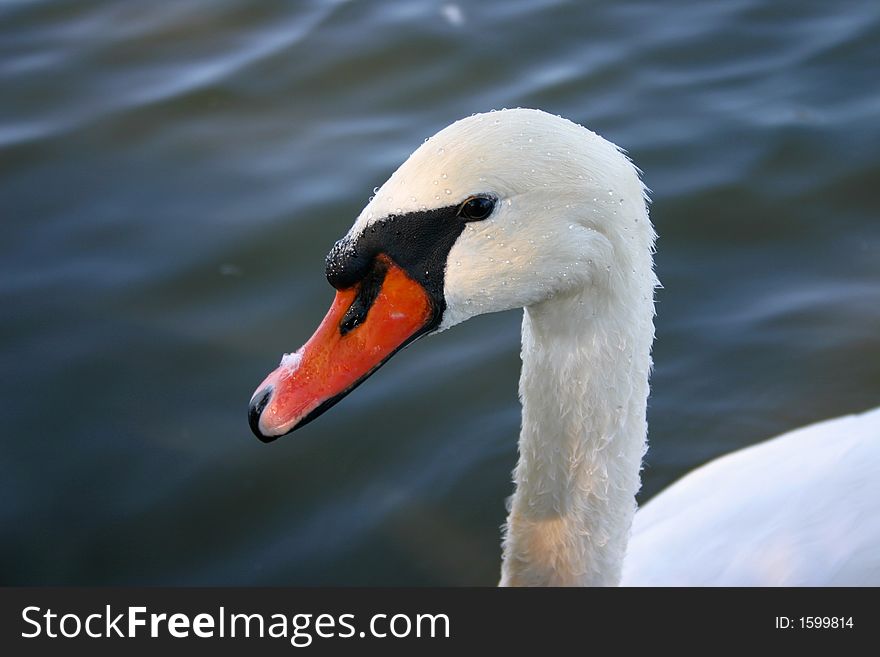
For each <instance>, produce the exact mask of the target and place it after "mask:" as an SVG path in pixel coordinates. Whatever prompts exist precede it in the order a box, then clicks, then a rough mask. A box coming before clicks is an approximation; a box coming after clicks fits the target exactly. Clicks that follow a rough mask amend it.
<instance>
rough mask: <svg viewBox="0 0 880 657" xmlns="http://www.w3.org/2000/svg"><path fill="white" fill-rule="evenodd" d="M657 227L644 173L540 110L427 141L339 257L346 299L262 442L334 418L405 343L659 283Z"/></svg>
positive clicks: (290, 369) (334, 281) (295, 376)
mask: <svg viewBox="0 0 880 657" xmlns="http://www.w3.org/2000/svg"><path fill="white" fill-rule="evenodd" d="M654 237H655V236H654V232H653V228H652V227H651V224H650V222H649V221H648V219H647V212H646V207H645V196H644V187H643V185H642V183H641V180H640V179H639V175H638V171H637V169H636V168H635V167H634V166H633V165H632V163H631V162H630V161H629V159H628V158H627V157H626V156H625V155H624V154H623V153H622V152H621V151H620V150H619V149H618V148H617V147H616V146H614V145H613V144H611V143H610V142H608V141H605V140H604V139H602V138H601V137H599V136H598V135H596V134H595V133H593V132H590V131H589V130H587V129H585V128H583V127H581V126H579V125H577V124H574V123H572V122H570V121H568V120H566V119H563V118H560V117H558V116H553V115H550V114H547V113H545V112H542V111H539V110H529V109H514V110H503V111H499V112H490V113H486V114H477V115H474V116H471V117H468V118H465V119H462V120H460V121H457V122H456V123H453V124H452V125H450V126H449V127H447V128H445V129H443V130H441V131H440V132H439V133H437V134H436V135H434V136H433V137H431V138H430V139H428V140H426V141H425V142H424V143H423V144H422V145H421V146H420V147H419V148H418V149H417V150H416V151H415V152H414V153H413V154H412V155H411V156H410V157H409V159H407V160H406V162H404V163H403V164H402V165H401V166H400V168H399V169H398V170H397V171H396V172H394V174H393V175H392V176H391V177H390V178H389V179H388V181H387V182H386V183H385V184H384V185H383V186H382V187H381V188H380V189H379V190H377V192H376V195H375V196H374V197H373V198H372V199H371V200H370V202H369V203H368V204H367V206H366V207H365V208H364V209H363V211H362V212H361V213H360V215H359V216H358V217H357V219H356V221H355V222H354V225H353V226H352V227H351V229H350V230H349V231H348V233H347V234H346V235H345V236H344V237H343V238H342V239H341V240H339V242H337V243H336V245H335V246H334V247H333V249H332V250H331V251H330V254H329V255H328V256H327V266H326V275H327V279H328V281H329V282H330V284H331V285H332V286H333V287H334V288H336V290H337V293H336V298H335V300H334V302H333V304H332V306H331V308H330V310H329V312H328V313H327V316H326V317H325V318H324V320H323V322H322V323H321V325H320V326H319V327H318V329H317V331H316V332H315V334H314V335H313V336H312V338H311V339H310V340H309V341H308V342H307V343H306V344H305V345H304V346H303V347H302V348H301V349H300V350H299V351H297V352H296V353H294V354H288V355H285V357H284V358H283V359H282V361H281V364H280V365H279V367H278V368H277V369H276V370H275V371H274V372H272V373H271V374H270V375H269V376H268V377H267V378H266V379H265V380H264V381H263V383H262V384H260V386H259V387H258V388H257V391H256V392H255V393H254V395H253V397H252V399H251V403H250V413H249V419H250V425H251V428H252V429H253V431H254V433H255V434H256V435H257V436H258V437H259V438H260V439H262V440H264V441H269V440H273V439H275V438H277V437H278V436H281V435H283V434H286V433H289V432H290V431H293V430H294V429H296V428H299V427H301V426H304V425H305V424H306V423H308V422H309V421H311V420H312V419H314V418H315V417H317V416H318V415H320V414H321V413H323V412H324V411H325V410H327V409H328V408H329V407H330V406H332V405H333V404H335V403H336V402H337V401H339V400H340V399H341V398H342V397H344V396H345V395H346V394H347V393H348V392H350V391H351V390H352V389H354V388H355V387H356V386H357V385H359V384H360V383H361V382H362V381H364V380H365V379H366V378H367V377H368V376H370V375H371V374H372V373H373V372H375V371H376V370H377V369H378V368H379V367H380V366H381V365H382V364H383V363H384V362H385V361H387V360H388V358H390V357H391V356H392V355H393V354H394V353H396V352H397V351H398V350H400V349H401V348H403V347H404V346H406V345H407V344H409V343H411V342H412V341H414V340H416V339H417V338H419V337H422V336H424V335H427V334H430V333H434V332H438V331H441V330H444V329H447V328H449V327H451V326H454V325H455V324H458V323H460V322H462V321H464V320H466V319H468V318H470V317H473V316H475V315H480V314H485V313H490V312H497V311H502V310H509V309H512V308H520V307H531V306H535V305H537V304H540V303H542V302H543V301H546V300H547V299H550V298H555V297H560V296H565V295H567V294H571V293H573V292H576V291H584V290H590V291H591V293H590V294H581V295H580V299H581V301H580V302H581V303H584V302H585V301H584V300H586V303H594V304H596V307H597V312H599V310H598V308H599V307H600V306H601V304H602V303H603V301H604V300H607V298H608V297H609V295H613V294H615V293H617V292H618V291H619V290H620V289H623V288H626V286H627V284H628V283H632V282H633V281H634V280H636V281H637V280H638V279H645V280H646V281H647V280H648V279H650V285H651V288H653V281H654V279H653V271H652V264H651V256H650V253H651V250H652V247H653V242H654Z"/></svg>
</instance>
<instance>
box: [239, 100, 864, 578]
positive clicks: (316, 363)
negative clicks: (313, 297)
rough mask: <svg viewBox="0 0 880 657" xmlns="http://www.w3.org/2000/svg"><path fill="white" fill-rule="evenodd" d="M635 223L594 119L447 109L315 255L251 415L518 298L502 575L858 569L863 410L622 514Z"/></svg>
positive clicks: (634, 202) (630, 443) (630, 485)
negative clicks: (316, 286) (295, 327)
mask: <svg viewBox="0 0 880 657" xmlns="http://www.w3.org/2000/svg"><path fill="white" fill-rule="evenodd" d="M655 238H656V236H655V233H654V229H653V226H652V225H651V222H650V220H649V218H648V211H647V204H646V194H645V188H644V187H643V185H642V182H641V180H640V177H639V172H638V170H637V169H636V168H635V166H633V164H632V163H631V162H630V160H629V159H628V158H627V157H626V156H625V155H624V154H623V153H622V152H621V151H620V150H619V149H618V148H617V147H616V146H614V145H613V144H611V143H610V142H608V141H606V140H604V139H602V138H601V137H599V136H598V135H596V134H595V133H593V132H590V131H589V130H587V129H585V128H583V127H581V126H579V125H576V124H574V123H572V122H570V121H567V120H565V119H562V118H560V117H556V116H551V115H549V114H546V113H544V112H540V111H538V110H527V109H516V110H505V111H501V112H492V113H488V114H481V115H474V116H472V117H469V118H466V119H463V120H461V121H458V122H456V123H454V124H452V125H451V126H449V127H447V128H445V129H444V130H442V131H440V132H439V133H438V134H436V135H435V136H433V137H431V138H430V139H429V140H427V141H426V142H425V143H424V144H422V146H420V147H419V148H418V149H417V150H416V151H415V152H414V153H413V154H412V155H411V156H410V158H409V159H408V160H407V161H406V162H405V163H404V164H403V165H401V167H400V168H399V169H398V170H397V171H396V172H395V173H394V174H393V175H392V176H391V178H390V179H389V180H388V181H387V182H386V183H385V185H383V186H382V188H381V189H379V190H378V192H377V193H376V195H375V197H374V198H373V199H371V201H370V202H369V203H368V205H367V206H366V207H365V208H364V210H363V211H362V212H361V214H360V215H359V216H358V218H357V220H356V221H355V223H354V225H353V226H352V228H351V229H350V231H349V232H348V234H347V235H346V236H345V237H344V238H343V239H342V240H340V241H339V242H338V243H337V245H336V246H335V247H334V249H333V250H332V251H331V253H330V255H329V256H328V259H327V278H328V280H329V281H330V283H331V284H332V285H333V286H334V287H335V288H336V289H337V295H336V299H335V300H334V303H333V305H332V306H331V309H330V311H329V312H328V314H327V316H326V317H325V319H324V321H323V322H322V323H321V325H320V326H319V328H318V330H317V331H316V333H315V335H314V336H313V337H312V338H311V339H310V340H309V341H308V342H307V343H306V344H305V345H304V346H303V347H302V348H301V349H300V350H299V351H297V352H296V353H295V354H292V355H285V357H284V358H283V359H282V362H281V364H280V365H279V367H278V368H277V369H276V370H275V371H273V372H272V373H271V374H270V375H269V376H268V377H267V378H266V380H265V381H264V382H263V383H262V384H261V385H260V386H259V387H258V388H257V391H256V392H255V393H254V396H253V397H252V399H251V406H250V414H249V419H250V424H251V427H252V429H253V430H254V432H255V434H256V435H257V436H258V437H260V438H261V439H262V440H264V441H270V440H273V439H275V438H277V437H278V436H280V435H283V434H285V433H288V432H290V431H293V430H294V429H296V428H299V427H301V426H303V425H304V424H306V423H307V422H310V421H311V420H313V419H314V418H315V417H317V416H318V415H320V414H321V413H323V412H324V411H325V410H327V409H328V408H329V407H330V406H332V405H334V404H335V403H336V402H337V401H339V400H340V399H341V398H342V397H344V396H345V395H346V394H348V392H350V391H351V390H352V389H354V388H355V387H356V386H357V385H359V384H360V383H361V382H363V381H364V380H365V379H366V378H368V377H369V376H370V375H372V374H373V373H374V372H375V371H376V370H377V369H378V368H379V367H380V366H381V365H382V364H383V363H384V362H385V361H386V360H387V359H388V358H390V357H391V356H392V355H393V354H394V353H395V352H396V351H397V350H398V349H401V348H403V347H405V346H406V345H407V344H409V343H410V342H412V341H414V340H416V339H418V338H420V337H423V336H424V335H428V334H430V333H435V332H438V331H442V330H445V329H447V328H450V327H452V326H454V325H455V324H458V323H460V322H462V321H465V320H467V319H468V318H470V317H473V316H475V315H479V314H483V313H488V312H496V311H502V310H508V309H512V308H524V316H523V324H522V351H521V356H522V362H523V367H522V373H521V377H520V385H519V394H520V399H521V401H522V407H523V417H522V427H521V433H520V437H519V461H518V463H517V466H516V469H515V471H514V482H515V486H516V489H515V493H514V495H513V497H512V498H511V500H510V513H509V516H508V520H507V524H506V527H505V531H504V538H503V559H502V567H501V584H502V585H511V586H520V585H523V586H539V585H551V586H575V585H617V584H620V583H621V582H623V583H625V584H677V583H680V584H735V583H743V584H808V583H809V584H823V583H860V584H866V583H880V580H878V564H877V554H878V551H880V523H878V522H877V521H876V520H875V518H876V517H877V511H878V501H877V500H880V485H878V484H876V483H875V481H876V479H872V478H871V477H870V473H871V472H876V471H877V468H878V466H880V411H874V412H872V413H869V414H866V415H863V416H860V418H843V419H840V420H835V421H832V422H828V423H824V424H820V425H814V426H812V427H808V428H806V429H803V430H800V431H796V432H792V433H791V434H787V435H786V436H783V437H781V438H778V439H776V440H773V441H770V442H768V443H765V444H763V445H760V446H758V447H754V448H749V449H747V450H742V451H741V452H737V453H735V454H733V455H730V456H728V457H725V458H722V459H719V460H718V461H715V462H713V463H711V464H709V465H706V466H704V467H702V468H700V469H698V470H697V471H695V472H694V473H692V474H691V475H689V476H687V477H685V478H684V479H683V480H681V481H680V482H678V483H677V484H675V485H673V486H672V487H671V488H670V489H669V490H668V491H666V492H664V493H662V494H660V495H659V496H657V498H655V499H654V500H652V501H651V502H649V503H648V504H647V505H646V506H645V508H644V509H643V510H641V511H639V512H638V513H636V504H635V495H636V493H637V492H638V489H639V486H640V478H639V472H640V469H641V467H642V458H643V456H644V453H645V451H646V447H647V442H646V439H647V423H646V405H647V398H648V392H649V388H648V378H649V374H650V370H651V344H652V342H653V338H654V324H653V317H654V288H655V287H656V285H657V279H656V277H655V275H654V269H653V251H654V241H655ZM820 498H821V499H820ZM631 536H632V538H631ZM627 553H628V554H627ZM697 562H698V563H697Z"/></svg>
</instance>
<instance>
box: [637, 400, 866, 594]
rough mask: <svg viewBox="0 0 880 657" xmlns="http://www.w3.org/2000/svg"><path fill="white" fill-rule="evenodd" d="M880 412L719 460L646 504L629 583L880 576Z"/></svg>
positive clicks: (761, 582) (799, 582)
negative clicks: (878, 477) (879, 442)
mask: <svg viewBox="0 0 880 657" xmlns="http://www.w3.org/2000/svg"><path fill="white" fill-rule="evenodd" d="M878 440H880V409H874V410H872V411H868V412H866V413H862V414H860V415H848V416H845V417H840V418H835V419H833V420H825V421H823V422H819V423H816V424H811V425H809V426H806V427H801V428H799V429H795V430H794V431H790V432H788V433H786V434H784V435H782V436H779V437H777V438H773V439H771V440H768V441H765V442H763V443H760V444H758V445H754V446H752V447H747V448H744V449H741V450H738V451H736V452H733V453H731V454H727V455H725V456H722V457H720V458H717V459H715V460H713V461H711V462H709V463H707V464H706V465H704V466H702V467H700V468H698V469H696V470H694V471H693V472H691V473H689V474H687V475H686V476H685V477H684V478H683V479H681V480H680V481H678V482H677V483H675V484H673V485H672V486H670V487H669V488H667V489H665V490H664V491H662V492H661V493H660V494H658V495H657V496H655V497H654V498H653V499H652V500H650V501H649V502H648V503H647V504H646V505H645V506H643V507H642V508H641V509H639V511H638V513H636V516H635V522H634V523H633V532H632V538H631V540H630V544H629V549H628V551H627V555H626V559H625V560H624V566H623V582H622V583H623V584H624V585H641V586H654V585H656V586H701V585H709V584H711V585H719V586H864V585H876V584H878V583H880V542H878V539H880V495H878V493H880V490H878V486H877V473H878V472H880V449H878V447H877V444H878Z"/></svg>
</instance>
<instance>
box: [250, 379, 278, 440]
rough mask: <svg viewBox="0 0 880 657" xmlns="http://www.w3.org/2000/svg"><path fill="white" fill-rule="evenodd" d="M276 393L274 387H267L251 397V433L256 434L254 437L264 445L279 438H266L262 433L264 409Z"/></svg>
mask: <svg viewBox="0 0 880 657" xmlns="http://www.w3.org/2000/svg"><path fill="white" fill-rule="evenodd" d="M274 391H275V388H274V387H273V386H266V387H265V388H263V389H262V390H258V391H257V392H256V393H255V394H254V396H253V397H251V403H250V407H249V408H248V424H249V425H250V427H251V431H253V432H254V435H255V436H256V437H257V438H259V439H260V440H262V441H263V442H264V443H268V442H270V441H272V440H275V438H276V437H277V436H266V435H264V434H263V432H262V431H260V416H261V415H262V414H263V409H265V408H266V406H267V405H268V404H269V401H270V400H271V399H272V393H273V392H274Z"/></svg>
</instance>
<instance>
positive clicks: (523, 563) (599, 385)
mask: <svg viewBox="0 0 880 657" xmlns="http://www.w3.org/2000/svg"><path fill="white" fill-rule="evenodd" d="M597 299H604V302H602V301H597ZM599 304H602V305H599ZM652 339H653V293H652V291H648V292H647V294H646V293H645V290H636V289H631V290H626V289H623V290H617V291H616V292H614V293H613V294H608V295H597V294H596V291H595V290H581V291H577V292H575V293H573V294H569V295H562V296H558V297H553V298H552V299H550V300H548V301H544V302H542V303H540V304H537V305H535V306H531V307H528V308H526V310H525V314H524V317H523V327H522V362H523V367H522V373H521V377H520V397H521V400H522V405H523V417H522V428H521V434H520V439H519V462H518V464H517V467H516V469H515V472H514V479H515V483H516V492H515V493H514V495H513V498H512V499H511V504H510V514H509V517H508V522H507V527H506V535H505V540H504V560H503V565H502V580H501V583H502V585H526V586H538V585H550V586H597V585H598V586H603V585H605V586H608V585H611V586H613V585H617V584H618V583H619V580H620V573H621V568H622V562H623V557H624V554H625V551H626V544H627V540H628V538H629V531H630V527H631V525H632V519H633V515H634V512H635V508H636V504H635V495H636V493H637V492H638V489H639V485H640V478H639V470H640V467H641V460H642V456H643V454H644V452H645V448H646V433H647V424H646V420H645V410H646V400H647V395H648V374H649V371H650V365H651V363H650V347H651V341H652Z"/></svg>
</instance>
